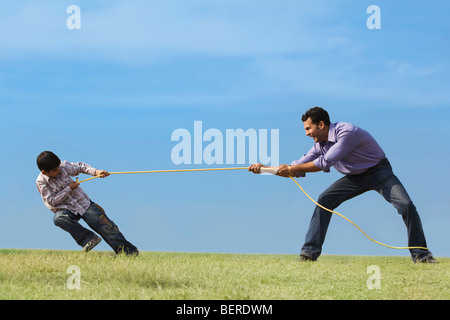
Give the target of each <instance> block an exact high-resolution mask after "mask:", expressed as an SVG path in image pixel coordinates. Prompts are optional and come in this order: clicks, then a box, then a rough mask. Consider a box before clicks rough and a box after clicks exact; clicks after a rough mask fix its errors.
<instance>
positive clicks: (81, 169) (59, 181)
mask: <svg viewBox="0 0 450 320" xmlns="http://www.w3.org/2000/svg"><path fill="white" fill-rule="evenodd" d="M60 169H61V171H60V174H59V175H58V177H56V178H50V177H48V176H46V175H44V174H42V172H41V173H40V174H39V176H38V177H37V179H36V185H37V188H38V191H39V193H40V194H41V196H42V200H43V201H44V204H45V206H46V207H47V208H49V209H50V210H52V211H53V212H57V211H58V210H61V209H67V210H69V211H71V212H72V213H74V214H79V215H83V213H85V212H86V210H87V209H88V208H89V205H90V202H91V201H90V199H89V196H88V195H87V194H86V192H84V191H83V189H81V188H80V187H78V188H76V189H74V190H72V189H71V188H70V187H69V184H70V183H71V182H73V180H72V178H71V177H73V176H77V175H79V174H80V173H84V174H89V175H92V176H94V175H95V171H96V169H94V168H93V167H91V166H90V165H88V164H86V163H83V162H78V163H70V162H67V161H63V162H61V164H60Z"/></svg>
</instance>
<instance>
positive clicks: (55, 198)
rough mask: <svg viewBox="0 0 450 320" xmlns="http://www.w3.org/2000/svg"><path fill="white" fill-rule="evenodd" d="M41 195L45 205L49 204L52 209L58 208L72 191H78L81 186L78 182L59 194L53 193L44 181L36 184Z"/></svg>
mask: <svg viewBox="0 0 450 320" xmlns="http://www.w3.org/2000/svg"><path fill="white" fill-rule="evenodd" d="M36 185H37V188H38V191H39V193H40V194H41V196H42V200H44V203H48V204H49V205H51V206H52V207H56V206H57V205H58V204H60V203H61V202H62V201H64V199H65V198H66V197H67V196H68V195H69V193H70V191H72V190H73V189H76V188H77V187H78V185H79V183H77V182H72V183H70V184H69V185H68V186H67V187H65V188H64V189H62V190H61V191H59V192H53V191H52V190H51V188H50V187H49V186H48V185H47V184H46V183H45V182H43V181H38V182H37V183H36Z"/></svg>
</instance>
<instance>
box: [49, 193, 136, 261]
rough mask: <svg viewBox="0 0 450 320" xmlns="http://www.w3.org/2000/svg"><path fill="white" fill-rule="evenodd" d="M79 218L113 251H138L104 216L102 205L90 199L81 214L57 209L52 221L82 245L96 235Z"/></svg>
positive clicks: (128, 252) (131, 252)
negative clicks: (88, 204)
mask: <svg viewBox="0 0 450 320" xmlns="http://www.w3.org/2000/svg"><path fill="white" fill-rule="evenodd" d="M80 218H82V219H83V220H84V221H85V222H86V223H87V224H88V225H89V226H90V227H91V228H92V229H93V230H94V231H95V232H97V233H98V234H99V235H100V236H101V237H102V238H103V239H104V240H105V241H106V243H108V244H109V246H110V247H111V248H112V249H113V250H114V252H115V253H120V252H122V251H123V252H124V253H127V254H133V253H138V249H137V248H136V247H135V246H134V245H132V244H131V243H130V242H128V241H127V240H126V239H125V237H124V236H123V234H122V233H121V232H120V231H119V228H118V227H117V226H116V225H115V223H114V222H113V221H111V220H110V219H109V218H108V217H107V216H106V213H105V211H104V210H103V209H102V207H100V206H99V205H98V204H96V203H94V202H92V201H91V205H90V206H89V208H88V209H87V210H86V212H85V213H84V214H83V215H82V216H79V215H76V214H74V213H72V212H71V211H69V210H59V211H57V212H56V213H55V216H54V217H53V222H54V223H55V225H56V226H58V227H60V228H61V229H63V230H65V231H67V232H69V233H70V235H71V236H72V237H73V238H74V239H75V241H76V242H77V243H78V244H79V245H80V246H82V247H84V246H85V245H86V244H87V243H88V242H89V241H90V240H92V239H94V238H95V237H96V235H95V233H94V232H92V231H90V230H88V229H86V228H84V227H83V226H82V225H81V224H80V223H79V222H78V221H79V220H80Z"/></svg>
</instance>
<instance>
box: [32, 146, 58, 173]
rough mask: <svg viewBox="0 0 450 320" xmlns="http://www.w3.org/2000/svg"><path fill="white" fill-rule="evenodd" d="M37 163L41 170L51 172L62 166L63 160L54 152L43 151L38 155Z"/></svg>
mask: <svg viewBox="0 0 450 320" xmlns="http://www.w3.org/2000/svg"><path fill="white" fill-rule="evenodd" d="M36 163H37V166H38V168H39V170H41V171H42V170H44V171H47V172H49V171H51V170H53V169H56V168H57V167H58V166H59V165H60V164H61V160H59V158H58V156H57V155H56V154H54V153H53V152H51V151H43V152H41V153H40V154H39V155H38V157H37V160H36Z"/></svg>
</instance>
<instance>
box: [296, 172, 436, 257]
mask: <svg viewBox="0 0 450 320" xmlns="http://www.w3.org/2000/svg"><path fill="white" fill-rule="evenodd" d="M289 178H291V179H292V180H293V181H294V182H295V184H297V186H298V187H299V188H300V189H301V190H302V191H303V193H304V194H305V195H306V196H307V197H308V198H309V200H311V201H312V202H314V203H315V204H316V205H317V206H319V207H320V208H322V209H324V210H326V211H328V212H331V213H335V214H337V215H338V216H340V217H342V218H344V219H345V220H347V221H348V222H350V223H351V224H352V225H354V226H355V227H356V228H358V230H359V231H361V232H362V234H363V235H365V236H366V238H367V239H369V240H370V241H373V242H375V243H377V244H379V245H382V246H385V247H388V248H391V249H423V250H427V251H428V248H425V247H393V246H388V245H387V244H384V243H381V242H379V241H377V240H374V239H372V238H371V237H369V236H368V235H367V234H366V233H365V232H364V231H363V230H362V229H361V228H360V227H358V226H357V225H356V223H354V222H353V221H351V220H350V219H348V218H347V217H346V216H344V215H343V214H340V213H339V212H336V211H333V210H330V209H328V208H325V207H324V206H322V205H320V204H318V203H317V202H316V201H314V199H313V198H311V197H310V196H309V194H307V193H306V191H305V190H303V188H302V187H301V186H300V184H299V183H298V182H297V181H295V179H294V178H292V177H289Z"/></svg>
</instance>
